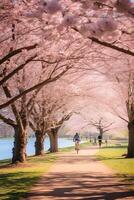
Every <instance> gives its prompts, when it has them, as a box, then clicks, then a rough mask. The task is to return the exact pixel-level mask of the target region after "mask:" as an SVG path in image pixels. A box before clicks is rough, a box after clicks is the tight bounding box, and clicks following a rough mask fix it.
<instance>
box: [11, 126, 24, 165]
mask: <svg viewBox="0 0 134 200" xmlns="http://www.w3.org/2000/svg"><path fill="white" fill-rule="evenodd" d="M14 131H15V135H14V147H13V157H12V163H17V162H25V160H26V144H27V131H26V129H22V128H21V127H20V126H18V125H16V126H14Z"/></svg>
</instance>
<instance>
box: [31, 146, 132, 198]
mask: <svg viewBox="0 0 134 200" xmlns="http://www.w3.org/2000/svg"><path fill="white" fill-rule="evenodd" d="M96 151H97V149H96V148H95V147H90V148H87V149H83V150H81V151H80V153H79V154H78V155H77V154H76V152H74V151H72V152H68V153H64V154H63V153H59V154H58V157H59V158H58V160H57V162H56V163H55V164H54V165H53V166H52V168H51V169H50V171H49V173H48V174H47V175H44V176H43V177H42V179H41V180H40V181H39V182H38V183H37V184H36V185H35V186H34V188H32V190H31V191H30V192H29V194H28V198H27V200H76V199H77V200H82V199H83V200H88V199H89V200H90V199H92V200H98V199H100V200H101V199H106V200H114V199H118V200H119V199H131V200H132V199H133V200H134V192H129V191H127V186H128V185H127V184H126V183H124V182H123V181H121V180H119V179H117V177H116V176H115V175H114V174H113V172H112V171H111V170H110V169H109V168H107V167H106V166H105V165H103V164H102V163H101V162H100V161H97V160H95V158H94V156H93V155H94V154H95V153H96Z"/></svg>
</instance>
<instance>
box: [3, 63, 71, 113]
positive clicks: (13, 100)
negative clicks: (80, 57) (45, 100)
mask: <svg viewBox="0 0 134 200" xmlns="http://www.w3.org/2000/svg"><path fill="white" fill-rule="evenodd" d="M69 69H70V67H66V69H65V70H63V71H62V72H61V73H60V74H58V75H56V76H55V77H53V78H48V79H46V80H44V81H42V82H40V83H38V84H36V85H34V86H32V87H30V88H28V89H26V90H24V91H23V92H21V93H20V94H18V95H16V96H15V97H13V98H11V99H10V100H9V101H7V102H6V103H3V104H1V105H0V109H3V108H5V107H7V106H9V105H10V104H12V103H14V102H15V101H17V100H18V99H20V98H21V97H22V96H23V95H26V94H28V93H30V92H32V91H34V90H36V89H37V88H39V87H42V86H44V85H46V84H48V83H51V82H53V81H56V80H58V79H59V78H60V77H61V76H63V75H64V74H65V73H66V72H67V71H68V70H69Z"/></svg>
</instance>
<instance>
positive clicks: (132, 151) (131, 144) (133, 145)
mask: <svg viewBox="0 0 134 200" xmlns="http://www.w3.org/2000/svg"><path fill="white" fill-rule="evenodd" d="M128 135H129V139H128V152H127V158H134V121H132V122H130V123H129V124H128Z"/></svg>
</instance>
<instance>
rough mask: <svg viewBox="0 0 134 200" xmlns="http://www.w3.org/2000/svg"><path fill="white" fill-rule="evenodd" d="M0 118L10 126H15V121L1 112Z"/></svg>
mask: <svg viewBox="0 0 134 200" xmlns="http://www.w3.org/2000/svg"><path fill="white" fill-rule="evenodd" d="M0 120H2V121H3V122H4V123H6V124H8V125H10V126H12V127H14V126H16V123H15V122H14V121H13V120H12V119H10V118H6V117H4V116H3V115H2V114H0Z"/></svg>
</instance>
